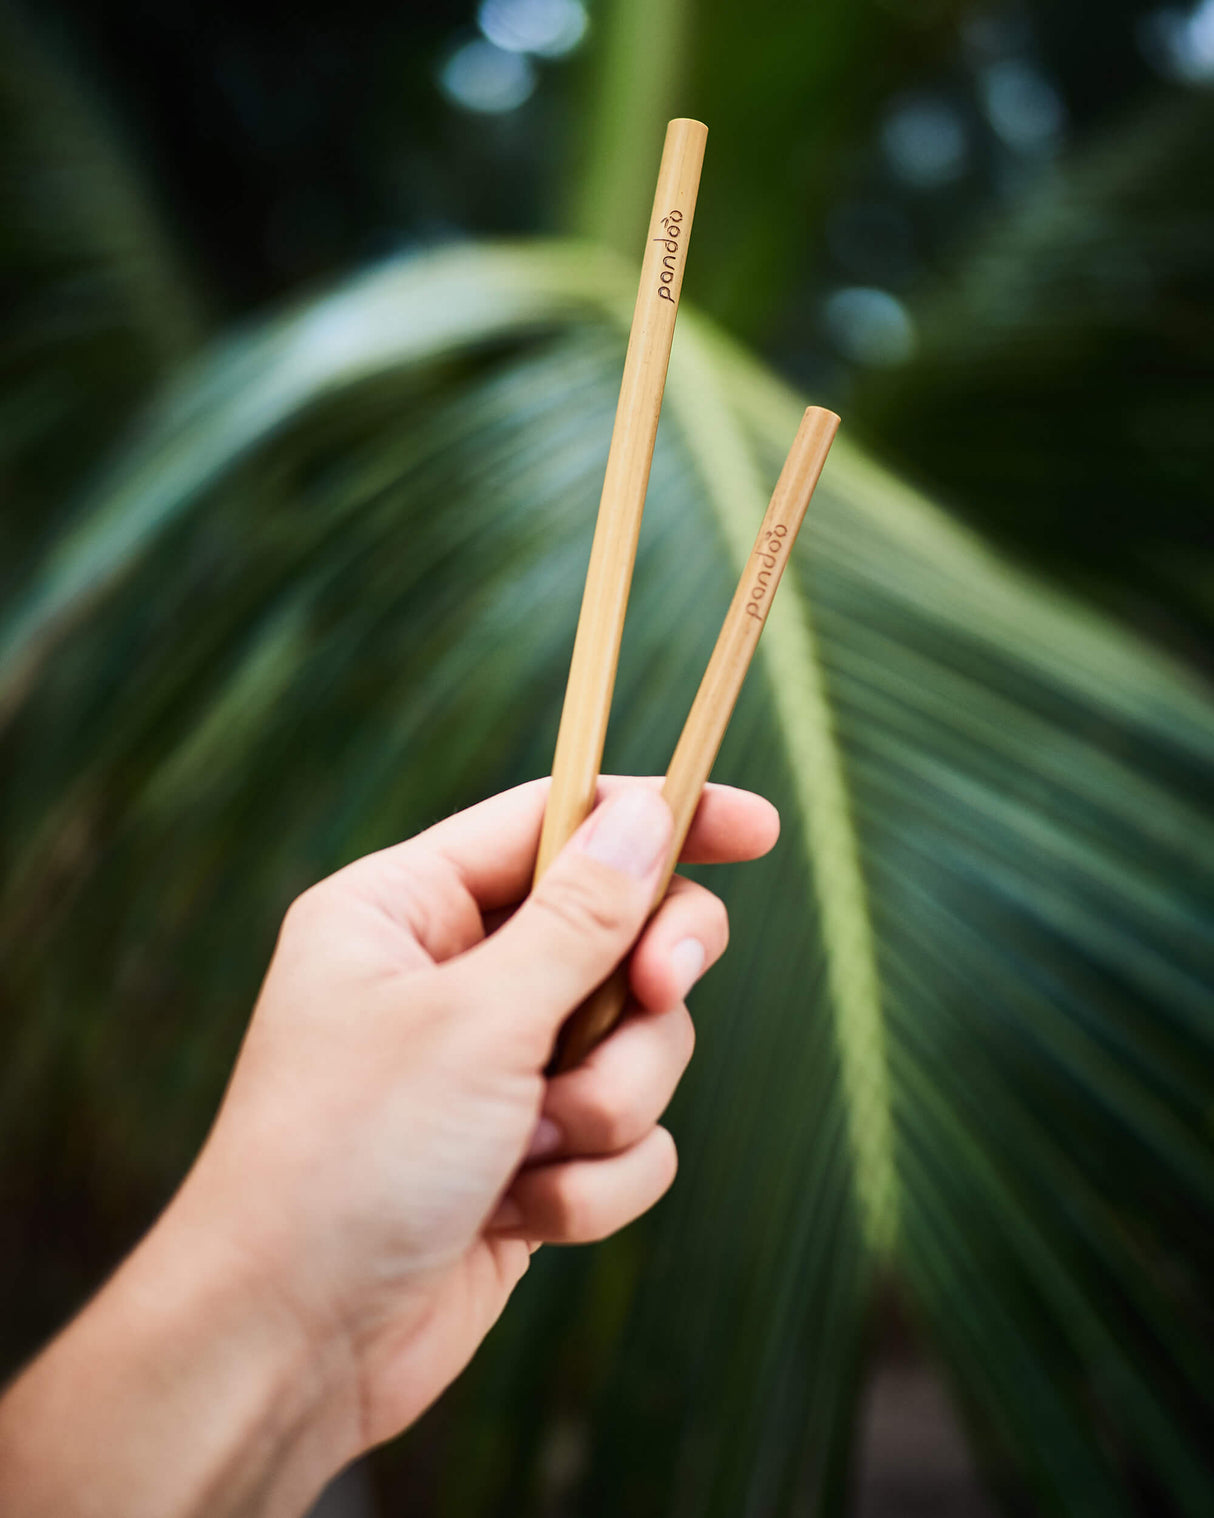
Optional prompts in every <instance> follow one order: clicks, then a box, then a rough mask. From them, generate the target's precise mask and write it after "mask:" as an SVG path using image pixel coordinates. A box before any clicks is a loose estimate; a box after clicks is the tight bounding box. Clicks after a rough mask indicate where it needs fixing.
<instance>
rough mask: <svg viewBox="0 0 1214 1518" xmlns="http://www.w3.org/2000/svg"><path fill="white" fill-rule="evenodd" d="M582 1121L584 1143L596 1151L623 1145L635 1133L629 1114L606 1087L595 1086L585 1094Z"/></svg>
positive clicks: (606, 1151) (608, 1150)
mask: <svg viewBox="0 0 1214 1518" xmlns="http://www.w3.org/2000/svg"><path fill="white" fill-rule="evenodd" d="M582 1123H583V1126H584V1128H585V1131H586V1141H587V1143H588V1144H589V1145H590V1146H591V1147H592V1148H593V1149H594V1150H595V1151H596V1152H598V1153H612V1152H614V1151H615V1150H617V1149H623V1148H625V1147H626V1146H627V1145H628V1144H629V1143H630V1142H631V1140H632V1138H633V1136H634V1128H635V1124H634V1122H633V1120H632V1114H631V1113H630V1112H629V1111H628V1109H627V1107H626V1106H625V1105H624V1104H623V1103H622V1102H620V1101H619V1100H618V1099H617V1098H616V1097H614V1096H613V1095H612V1094H611V1093H610V1092H607V1091H603V1090H594V1091H591V1092H590V1093H589V1095H588V1096H587V1097H586V1098H585V1105H584V1107H583V1110H582Z"/></svg>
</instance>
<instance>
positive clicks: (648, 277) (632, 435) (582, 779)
mask: <svg viewBox="0 0 1214 1518" xmlns="http://www.w3.org/2000/svg"><path fill="white" fill-rule="evenodd" d="M707 137H708V128H707V127H706V126H705V125H704V124H703V123H702V122H699V121H689V120H685V119H679V120H676V121H672V122H671V123H670V124H669V126H668V127H667V128H666V142H665V146H664V147H663V149H662V163H661V167H660V169H659V171H658V185H657V191H656V192H655V195H654V201H653V212H652V214H651V215H650V218H649V231H648V234H647V240H646V243H645V256H644V259H643V261H642V264H641V282H640V287H639V289H638V290H637V300H636V308H635V310H634V311H633V316H632V331H631V334H630V336H629V339H628V353H627V356H626V358H625V359H624V377H623V380H622V381H621V383H620V399H619V403H618V405H617V407H616V413H615V427H614V429H613V430H612V434H611V448H610V451H609V453H608V455H607V471H606V474H605V475H604V478H603V494H602V498H601V500H600V502H599V515H598V521H597V524H596V526H595V531H594V543H593V545H592V547H591V550H590V565H589V568H588V569H587V571H586V588H585V590H584V592H583V594H582V610H581V613H580V615H579V617H578V625H577V636H576V638H575V640H574V644H573V658H572V660H571V661H570V665H569V681H568V684H567V685H566V687H565V705H564V707H563V709H562V711H561V724H560V729H559V731H558V733H557V739H556V753H555V755H554V757H553V761H552V789H551V791H550V792H549V796H548V806H547V810H546V811H545V814H544V827H543V831H542V833H541V835H540V847H539V855H538V857H537V859H536V866H535V878H536V879H537V880H538V879H539V878H540V876H541V875H542V874H543V873H544V871H545V870H546V869H547V868H548V866H549V865H550V864H551V863H552V860H553V859H554V858H555V856H556V855H557V854H559V853H560V851H561V849H562V848H563V847H564V845H565V844H566V843H567V842H568V840H569V838H570V837H571V836H572V835H573V833H574V832H575V831H576V830H577V828H578V827H579V826H580V824H581V823H582V821H583V819H584V818H585V817H586V816H587V815H588V813H589V812H590V809H591V807H592V806H593V805H594V793H595V786H596V785H597V783H598V778H599V766H600V764H601V763H602V759H603V743H604V741H605V739H606V736H607V718H608V715H609V713H610V711H611V693H612V690H613V689H614V687H615V671H616V665H617V663H618V662H619V656H620V638H621V636H622V634H623V631H624V613H625V611H626V609H627V606H628V591H629V587H630V586H631V584H632V568H633V564H634V563H635V561H636V551H637V538H638V536H639V534H640V530H641V513H642V512H643V511H644V509H645V491H646V489H647V487H648V485H649V466H650V464H651V462H652V460H653V445H654V440H655V438H656V437H657V431H658V414H659V412H660V411H661V409H662V392H663V390H664V389H665V386H666V367H667V364H668V363H669V361H670V344H671V340H672V339H673V337H674V322H675V316H676V315H677V313H678V308H679V294H680V291H681V290H682V287H683V270H684V268H685V266H686V261H687V244H688V242H689V240H690V238H691V223H692V217H693V215H694V213H695V205H696V194H697V192H698V190H699V186H700V167H701V165H702V164H703V161H704V144H705V141H706V140H707Z"/></svg>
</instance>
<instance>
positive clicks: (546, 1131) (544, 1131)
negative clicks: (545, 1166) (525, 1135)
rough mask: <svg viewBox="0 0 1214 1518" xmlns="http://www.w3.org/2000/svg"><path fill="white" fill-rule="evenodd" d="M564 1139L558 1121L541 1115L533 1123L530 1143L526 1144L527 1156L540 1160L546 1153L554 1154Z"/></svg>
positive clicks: (530, 1158)
mask: <svg viewBox="0 0 1214 1518" xmlns="http://www.w3.org/2000/svg"><path fill="white" fill-rule="evenodd" d="M564 1141H565V1134H564V1132H563V1130H562V1128H561V1125H560V1124H559V1123H554V1122H553V1121H552V1119H551V1118H550V1117H542V1118H540V1120H539V1122H538V1123H536V1125H535V1132H534V1133H533V1134H532V1135H531V1143H530V1144H529V1145H528V1146H527V1158H528V1159H529V1160H542V1159H543V1158H544V1156H545V1155H546V1154H555V1153H556V1151H557V1150H558V1149H559V1148H560V1147H561V1145H562V1144H563V1143H564Z"/></svg>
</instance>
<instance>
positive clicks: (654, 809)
mask: <svg viewBox="0 0 1214 1518" xmlns="http://www.w3.org/2000/svg"><path fill="white" fill-rule="evenodd" d="M670 829H671V817H670V808H669V807H668V806H667V805H666V803H665V802H664V801H663V800H662V798H661V796H659V795H658V793H657V792H656V791H650V790H646V789H645V787H644V786H641V785H632V786H629V787H628V789H627V790H624V791H620V792H619V793H618V794H617V795H615V796H612V798H611V800H610V801H605V802H604V803H603V805H602V806H601V807H600V808H599V810H598V813H597V815H596V816H595V818H594V820H593V822H592V823H591V824H590V830H589V832H588V833H587V834H586V836H585V838H584V839H583V840H582V852H583V853H585V854H589V855H590V857H591V859H597V860H598V861H599V863H600V864H605V865H609V866H610V867H611V869H613V870H619V871H620V873H621V874H623V875H631V876H632V877H633V878H634V879H635V880H644V878H645V876H646V875H648V874H649V873H650V871H652V870H653V869H654V868H655V867H656V866H657V864H658V862H659V861H660V860H661V859H662V858H663V857H664V855H665V853H666V847H667V845H668V844H669V842H670Z"/></svg>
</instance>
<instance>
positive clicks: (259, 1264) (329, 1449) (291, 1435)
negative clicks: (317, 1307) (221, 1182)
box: [124, 1181, 362, 1513]
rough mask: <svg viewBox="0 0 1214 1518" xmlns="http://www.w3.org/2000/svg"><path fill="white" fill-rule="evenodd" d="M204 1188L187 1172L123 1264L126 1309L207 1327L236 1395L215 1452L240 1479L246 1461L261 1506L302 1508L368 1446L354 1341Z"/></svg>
mask: <svg viewBox="0 0 1214 1518" xmlns="http://www.w3.org/2000/svg"><path fill="white" fill-rule="evenodd" d="M204 1191H205V1188H199V1189H198V1190H197V1191H196V1190H195V1189H194V1187H193V1185H192V1183H191V1181H187V1183H186V1185H185V1187H183V1189H182V1191H181V1192H180V1193H179V1194H178V1196H177V1197H175V1198H174V1200H173V1202H172V1204H171V1205H170V1207H169V1209H168V1210H167V1211H166V1213H165V1214H164V1216H163V1217H162V1218H161V1219H160V1220H159V1222H158V1223H157V1224H156V1227H155V1228H154V1229H153V1231H152V1233H151V1234H149V1235H148V1237H147V1238H146V1239H145V1240H144V1242H143V1244H142V1245H141V1246H140V1248H139V1250H138V1251H136V1254H135V1255H134V1256H133V1257H132V1259H131V1260H130V1261H129V1262H128V1266H127V1267H124V1269H129V1270H131V1271H132V1280H131V1281H130V1282H129V1283H128V1284H127V1285H126V1287H125V1294H126V1297H127V1301H128V1305H127V1308H126V1310H127V1312H128V1313H135V1314H138V1315H140V1316H142V1317H144V1319H145V1321H146V1323H147V1331H148V1332H149V1333H150V1335H151V1336H152V1337H153V1338H155V1339H160V1338H161V1337H162V1336H163V1335H165V1334H171V1335H183V1334H184V1335H185V1336H186V1337H187V1339H188V1340H191V1341H194V1342H196V1343H198V1344H199V1345H201V1341H202V1340H203V1339H204V1338H205V1340H206V1345H207V1347H206V1349H205V1350H204V1351H202V1353H204V1355H205V1358H206V1361H207V1363H208V1365H209V1367H210V1371H211V1375H212V1377H213V1383H214V1384H215V1385H216V1386H218V1385H220V1384H223V1385H226V1386H227V1387H228V1395H229V1399H230V1400H229V1401H228V1403H227V1415H226V1417H225V1418H223V1419H217V1420H216V1422H215V1424H214V1425H213V1437H214V1446H215V1456H216V1458H217V1460H218V1461H219V1462H224V1461H227V1462H229V1463H230V1469H231V1478H230V1479H231V1484H232V1485H233V1487H235V1486H236V1485H238V1484H241V1483H240V1482H239V1480H238V1479H237V1477H236V1472H237V1471H238V1470H240V1469H243V1470H244V1472H245V1482H244V1484H247V1486H248V1487H249V1489H250V1490H251V1491H252V1490H257V1491H259V1492H261V1493H263V1494H265V1495H263V1496H262V1497H261V1502H262V1504H263V1506H262V1507H259V1509H258V1510H259V1511H262V1510H264V1511H265V1512H267V1513H277V1512H278V1511H279V1509H280V1508H281V1509H282V1511H283V1512H297V1511H299V1510H300V1509H302V1507H304V1506H306V1504H307V1502H308V1501H310V1499H311V1498H312V1497H313V1496H314V1495H315V1494H316V1492H318V1491H319V1490H320V1488H321V1487H322V1486H323V1485H324V1484H325V1482H326V1481H328V1480H329V1478H330V1477H331V1476H333V1475H334V1474H336V1472H337V1471H339V1470H340V1469H341V1468H342V1467H343V1466H344V1465H345V1464H347V1462H348V1461H350V1460H351V1459H353V1458H354V1457H355V1456H356V1455H358V1454H360V1453H361V1451H362V1443H361V1426H360V1417H359V1400H358V1385H357V1379H356V1377H355V1375H354V1373H353V1369H352V1363H351V1359H350V1355H349V1351H348V1347H347V1345H346V1342H345V1340H344V1338H343V1337H342V1336H341V1335H340V1334H338V1333H336V1332H328V1331H326V1329H325V1325H322V1324H320V1323H318V1322H317V1321H316V1320H315V1319H314V1318H310V1317H309V1316H307V1315H306V1314H304V1313H303V1312H301V1311H300V1308H299V1304H298V1302H297V1301H296V1300H295V1298H294V1296H293V1294H292V1293H291V1291H290V1289H289V1283H288V1282H287V1281H286V1280H285V1279H284V1277H283V1274H282V1270H281V1268H279V1262H277V1261H276V1260H274V1259H273V1258H272V1257H270V1256H269V1255H267V1254H266V1253H265V1252H263V1251H261V1250H260V1249H259V1248H258V1246H257V1242H256V1241H255V1239H254V1238H253V1236H252V1234H251V1231H247V1230H242V1228H241V1227H240V1220H239V1215H238V1214H236V1213H233V1212H231V1211H229V1210H228V1209H227V1208H226V1207H224V1206H216V1205H214V1204H212V1203H211V1201H210V1199H209V1198H207V1197H206V1196H205V1195H204V1194H203V1193H204ZM136 1270H137V1272H138V1274H137V1275H135V1274H134V1272H135V1271H136ZM157 1298H161V1299H162V1300H163V1306H162V1307H161V1309H160V1310H159V1311H157V1309H156V1307H155V1302H156V1299H157ZM149 1302H150V1303H151V1306H150V1309H149ZM225 1484H226V1482H225ZM271 1489H273V1492H274V1500H273V1501H271V1500H268V1494H269V1493H270V1491H271ZM241 1510H242V1511H243V1509H241ZM206 1511H208V1512H209V1511H210V1509H209V1508H208V1509H206Z"/></svg>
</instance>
